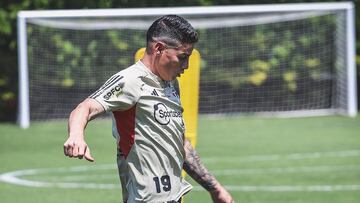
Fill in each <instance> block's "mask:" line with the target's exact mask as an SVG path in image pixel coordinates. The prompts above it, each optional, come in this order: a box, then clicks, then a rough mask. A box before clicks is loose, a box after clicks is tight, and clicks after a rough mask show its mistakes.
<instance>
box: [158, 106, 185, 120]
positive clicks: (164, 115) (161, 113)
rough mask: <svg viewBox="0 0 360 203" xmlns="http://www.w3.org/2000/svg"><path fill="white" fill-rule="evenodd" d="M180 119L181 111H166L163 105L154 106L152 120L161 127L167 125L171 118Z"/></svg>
mask: <svg viewBox="0 0 360 203" xmlns="http://www.w3.org/2000/svg"><path fill="white" fill-rule="evenodd" d="M175 117H182V113H181V111H174V110H168V108H167V107H166V105H165V104H163V103H158V104H155V105H154V118H155V120H156V122H158V123H159V124H161V125H167V124H169V122H170V119H171V118H175Z"/></svg>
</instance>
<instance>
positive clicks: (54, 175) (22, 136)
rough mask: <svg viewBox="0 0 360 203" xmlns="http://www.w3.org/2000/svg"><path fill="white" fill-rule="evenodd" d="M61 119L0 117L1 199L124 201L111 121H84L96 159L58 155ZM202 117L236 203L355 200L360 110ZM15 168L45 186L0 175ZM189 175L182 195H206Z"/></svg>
mask: <svg viewBox="0 0 360 203" xmlns="http://www.w3.org/2000/svg"><path fill="white" fill-rule="evenodd" d="M66 125H67V124H66V122H65V121H64V122H47V123H34V124H33V125H32V126H31V128H30V129H27V130H22V129H19V128H18V127H17V126H16V125H13V124H1V125H0V160H1V163H0V202H1V203H42V202H49V203H77V202H79V203H84V202H86V203H95V202H96V203H98V202H101V203H110V202H121V201H120V198H121V190H120V186H119V185H118V182H119V181H118V178H117V172H116V169H115V166H114V163H115V142H114V140H113V138H112V137H111V127H110V121H109V120H98V121H93V122H92V123H91V124H89V126H88V129H87V140H88V144H89V146H90V147H91V150H92V154H93V156H94V157H95V159H96V161H95V163H88V162H86V161H84V160H77V159H68V158H65V157H64V156H63V148H62V144H63V142H64V141H65V138H66V136H67V135H66V131H67V130H66V128H67V127H66ZM199 125H200V126H199V137H198V146H197V151H198V152H199V154H200V156H201V157H202V159H203V161H204V162H205V163H206V165H207V166H208V168H209V169H210V171H212V172H213V173H214V174H215V175H216V177H217V178H218V179H219V180H220V182H222V183H223V184H224V185H226V187H227V188H228V189H229V190H230V192H231V193H232V195H233V197H234V198H235V200H236V202H238V203H239V202H246V203H260V202H264V203H265V202H266V203H300V202H302V203H333V202H338V203H350V202H354V203H355V202H356V203H357V202H360V117H357V118H346V117H337V116H329V117H316V118H291V119H269V118H261V119H260V118H252V117H242V118H238V117H230V118H219V119H210V118H207V117H200V121H199ZM75 166H76V168H74V167H75ZM78 166H80V167H78ZM29 169H36V170H32V171H29ZM13 171H20V172H18V174H15V175H14V174H13V176H10V177H17V178H19V179H17V180H23V182H22V184H29V185H34V183H39V184H40V186H42V187H34V186H23V185H16V184H11V183H7V182H1V178H2V179H4V174H8V172H13ZM1 174H2V176H1ZM8 175H9V174H8ZM8 175H7V176H6V177H7V178H9V176H8ZM188 179H189V178H188ZM24 180H26V181H28V182H26V181H24ZM29 181H32V182H29ZM189 181H190V182H191V183H193V185H194V186H195V187H194V190H193V191H192V192H190V193H189V194H187V195H186V196H185V202H186V203H190V202H192V203H201V202H211V201H210V198H209V195H208V194H207V192H205V191H204V190H201V188H200V187H199V186H198V185H197V184H196V183H194V182H193V181H192V180H191V179H189ZM41 184H42V185H41ZM70 187H80V188H70ZM85 187H93V188H92V189H90V188H85ZM101 187H102V188H101Z"/></svg>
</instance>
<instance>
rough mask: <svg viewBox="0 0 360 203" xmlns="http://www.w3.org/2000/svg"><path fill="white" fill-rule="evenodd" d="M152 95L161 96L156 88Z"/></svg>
mask: <svg viewBox="0 0 360 203" xmlns="http://www.w3.org/2000/svg"><path fill="white" fill-rule="evenodd" d="M151 95H152V96H159V94H158V93H157V91H156V89H154V90H153V91H152V92H151Z"/></svg>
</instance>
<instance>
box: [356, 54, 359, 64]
mask: <svg viewBox="0 0 360 203" xmlns="http://www.w3.org/2000/svg"><path fill="white" fill-rule="evenodd" d="M356 64H357V65H360V56H359V55H356Z"/></svg>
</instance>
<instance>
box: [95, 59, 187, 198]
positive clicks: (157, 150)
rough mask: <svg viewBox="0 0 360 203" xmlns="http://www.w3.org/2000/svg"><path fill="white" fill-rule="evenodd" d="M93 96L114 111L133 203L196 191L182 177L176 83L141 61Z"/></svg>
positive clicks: (181, 131)
mask: <svg viewBox="0 0 360 203" xmlns="http://www.w3.org/2000/svg"><path fill="white" fill-rule="evenodd" d="M90 98H93V99H95V100H96V101H98V102H99V103H100V104H101V105H102V106H103V107H104V109H105V110H106V111H107V112H112V115H113V135H114V136H115V137H116V139H117V141H118V148H119V149H120V151H121V152H122V153H123V155H124V157H125V161H126V165H125V167H127V171H126V173H127V174H126V176H127V178H126V179H124V180H125V181H126V183H125V184H126V189H127V191H128V194H127V195H128V197H127V202H128V203H132V202H167V201H173V200H178V199H180V198H181V197H182V196H183V195H184V194H185V193H187V192H188V191H190V190H191V188H192V186H191V185H190V184H189V183H187V182H186V181H185V180H184V179H183V178H182V176H181V171H182V167H183V162H184V158H185V151H184V146H183V143H184V131H185V126H184V122H183V118H182V112H183V108H182V107H181V103H180V97H179V95H178V92H177V91H176V89H175V87H174V81H173V82H166V81H164V80H162V79H161V78H159V77H158V76H156V75H155V74H153V73H152V72H151V71H150V70H149V69H148V68H147V67H146V66H145V65H144V64H143V63H142V62H141V61H138V62H137V63H136V64H134V65H133V66H130V67H129V68H127V69H125V70H123V71H120V72H118V73H117V74H115V75H113V76H112V77H111V78H110V79H109V80H108V81H107V82H106V83H105V84H104V85H103V86H102V87H101V88H100V89H99V90H98V91H96V92H95V93H94V94H92V95H91V96H90Z"/></svg>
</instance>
